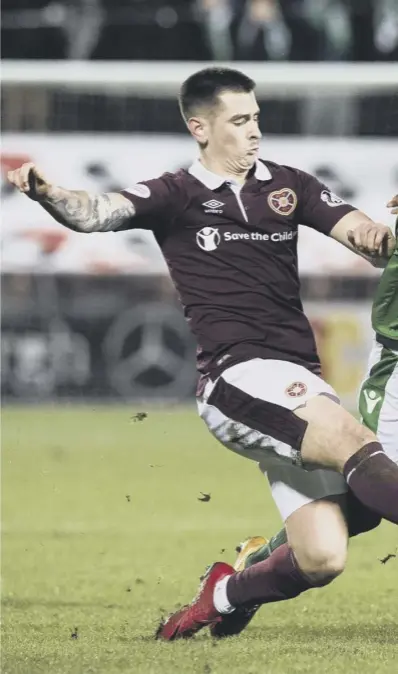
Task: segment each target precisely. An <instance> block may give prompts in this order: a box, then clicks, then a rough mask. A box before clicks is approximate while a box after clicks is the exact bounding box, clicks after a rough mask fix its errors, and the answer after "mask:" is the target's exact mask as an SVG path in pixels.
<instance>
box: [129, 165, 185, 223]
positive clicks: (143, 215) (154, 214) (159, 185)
mask: <svg viewBox="0 0 398 674" xmlns="http://www.w3.org/2000/svg"><path fill="white" fill-rule="evenodd" d="M120 194H122V195H123V196H124V197H126V199H129V201H131V202H132V204H134V208H135V212H136V215H135V216H134V217H133V218H131V220H130V221H129V223H128V224H127V225H123V227H122V229H132V228H137V229H154V226H155V224H156V222H158V221H159V220H162V221H163V222H165V221H166V222H169V223H171V221H172V220H173V219H174V217H175V215H176V213H177V210H178V204H179V194H178V187H177V185H176V182H175V180H174V175H173V174H171V173H165V174H163V175H162V176H160V177H159V178H153V179H151V180H142V181H141V182H139V183H135V184H133V185H131V187H126V188H125V189H123V190H120Z"/></svg>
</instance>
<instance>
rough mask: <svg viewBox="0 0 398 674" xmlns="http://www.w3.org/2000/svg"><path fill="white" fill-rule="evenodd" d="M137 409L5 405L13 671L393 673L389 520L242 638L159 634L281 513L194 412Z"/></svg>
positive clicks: (396, 641)
mask: <svg viewBox="0 0 398 674" xmlns="http://www.w3.org/2000/svg"><path fill="white" fill-rule="evenodd" d="M137 411H138V410H135V409H129V408H127V407H126V408H110V409H109V408H106V407H98V408H96V409H93V408H92V407H90V408H67V407H65V408H58V407H55V408H45V409H42V408H38V409H34V408H30V409H23V408H19V409H18V408H13V409H11V408H6V409H5V410H4V411H3V420H2V427H3V428H2V435H3V439H2V440H3V441H2V487H3V488H2V500H3V509H2V520H3V538H2V544H3V546H2V571H3V609H2V613H3V636H2V668H1V671H2V672H3V674H100V673H101V674H120V673H125V674H127V673H129V674H132V673H133V674H196V673H198V674H199V673H200V674H227V673H228V674H235V673H237V674H251V673H253V674H254V673H255V674H260V673H261V674H262V673H264V674H289V673H290V672H308V673H309V674H323V673H326V672H328V673H330V674H339V673H340V672H341V673H342V672H345V673H348V674H351V673H357V672H358V673H360V674H379V673H380V674H381V673H383V674H387V673H391V674H393V673H394V674H395V673H396V672H398V561H397V559H396V558H392V559H391V560H390V561H389V562H388V563H386V564H384V565H383V564H381V563H380V561H378V560H379V558H382V557H384V556H386V555H387V554H388V553H390V552H394V550H395V549H396V547H397V544H398V532H397V529H396V528H394V527H393V526H392V525H388V524H383V526H382V527H380V528H379V529H378V530H377V531H375V532H371V533H369V534H366V535H364V536H362V537H359V538H358V539H356V540H354V541H352V543H351V550H350V559H349V565H348V569H347V571H346V573H345V574H343V576H342V577H341V578H339V579H338V580H337V581H336V582H335V583H333V584H332V585H331V586H330V587H328V588H324V589H321V590H314V591H312V592H309V593H306V594H304V595H302V596H301V597H299V598H297V599H295V600H293V601H291V602H284V603H280V604H274V605H269V606H266V607H264V608H263V609H262V610H261V611H260V612H259V613H258V615H257V616H256V618H255V619H254V620H253V622H252V623H251V624H250V627H249V628H248V630H247V632H245V633H244V634H242V635H241V636H240V637H238V638H235V639H230V640H228V641H224V642H222V643H220V642H218V643H214V642H213V641H212V640H211V639H210V638H209V635H208V633H207V632H206V630H203V632H202V633H200V634H199V635H198V636H197V637H196V638H195V639H193V640H191V641H187V642H183V643H181V642H176V643H172V644H165V643H160V642H156V641H154V640H153V634H154V632H155V629H156V626H157V624H158V621H159V619H160V617H161V616H162V615H164V614H166V613H167V612H169V611H171V610H173V609H174V608H175V607H176V606H177V605H178V604H180V603H185V602H186V601H187V600H189V599H191V597H192V596H193V595H194V594H195V591H196V588H197V585H198V580H199V576H200V575H201V573H202V572H203V570H204V568H205V566H206V565H207V564H208V563H210V562H212V561H215V560H217V559H222V560H226V561H230V562H231V561H232V560H233V559H234V548H235V545H236V544H237V543H238V542H239V540H241V539H242V538H244V537H245V536H246V535H253V534H265V535H270V534H272V533H274V532H275V531H276V530H277V529H278V528H279V527H280V520H279V517H278V514H277V512H276V509H275V507H274V505H273V502H272V500H271V498H270V495H269V491H268V486H267V484H266V481H265V480H264V478H263V476H262V475H261V473H260V471H258V469H257V467H256V465H255V464H254V463H252V462H250V461H245V460H243V459H241V458H240V457H237V456H235V455H233V454H232V453H230V452H228V451H227V450H225V449H224V448H222V447H221V446H219V445H218V444H217V443H216V441H215V440H213V439H212V438H211V436H210V434H209V433H208V432H207V430H206V428H205V427H204V425H203V424H202V422H201V421H200V420H199V419H198V418H197V416H196V414H195V412H194V410H192V411H191V410H185V411H184V410H178V409H177V410H166V411H159V410H157V411H150V410H147V411H148V416H147V418H145V419H144V420H142V421H134V420H133V418H132V417H133V415H134V413H135V412H137ZM200 492H205V493H210V494H211V500H210V501H209V502H207V503H203V502H201V501H199V500H198V497H200Z"/></svg>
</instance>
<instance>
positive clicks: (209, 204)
mask: <svg viewBox="0 0 398 674" xmlns="http://www.w3.org/2000/svg"><path fill="white" fill-rule="evenodd" d="M202 206H204V207H205V213H222V212H223V211H222V208H221V206H225V204H224V203H223V202H222V201H217V199H210V201H205V202H204V203H203V204H202Z"/></svg>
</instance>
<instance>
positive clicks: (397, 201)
mask: <svg viewBox="0 0 398 674" xmlns="http://www.w3.org/2000/svg"><path fill="white" fill-rule="evenodd" d="M387 208H392V211H391V213H392V214H393V215H398V194H396V195H395V197H393V198H392V199H391V200H390V201H389V202H388V204H387Z"/></svg>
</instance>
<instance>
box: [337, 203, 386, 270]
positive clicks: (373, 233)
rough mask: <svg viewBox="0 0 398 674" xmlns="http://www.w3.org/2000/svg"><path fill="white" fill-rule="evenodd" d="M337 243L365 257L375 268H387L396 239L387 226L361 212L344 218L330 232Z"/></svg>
mask: <svg viewBox="0 0 398 674" xmlns="http://www.w3.org/2000/svg"><path fill="white" fill-rule="evenodd" d="M330 236H332V237H333V238H334V239H336V241H339V242H340V243H342V244H343V245H344V246H347V248H350V249H351V250H353V251H354V253H357V254H358V255H361V256H362V257H365V258H366V259H367V260H369V262H371V264H372V265H373V266H375V267H385V266H386V264H387V262H388V260H389V258H390V257H391V255H392V254H393V252H394V249H395V237H394V234H393V232H392V231H391V229H390V228H389V227H387V225H383V224H380V223H377V222H374V221H373V220H371V219H370V218H368V216H367V215H365V214H364V213H361V211H352V212H351V213H348V214H347V215H345V216H343V217H342V218H341V220H339V222H338V223H337V224H336V225H335V226H334V227H333V229H332V231H331V232H330Z"/></svg>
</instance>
